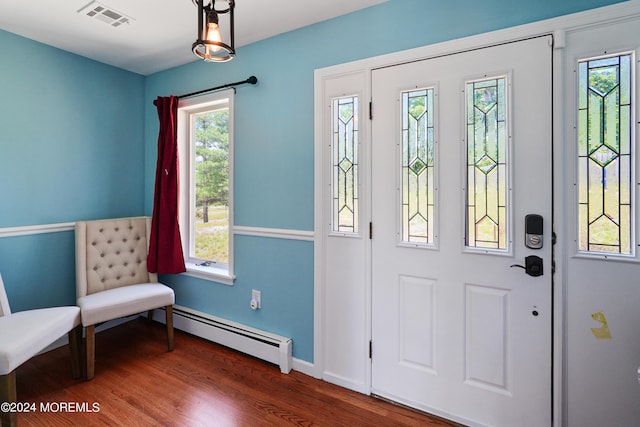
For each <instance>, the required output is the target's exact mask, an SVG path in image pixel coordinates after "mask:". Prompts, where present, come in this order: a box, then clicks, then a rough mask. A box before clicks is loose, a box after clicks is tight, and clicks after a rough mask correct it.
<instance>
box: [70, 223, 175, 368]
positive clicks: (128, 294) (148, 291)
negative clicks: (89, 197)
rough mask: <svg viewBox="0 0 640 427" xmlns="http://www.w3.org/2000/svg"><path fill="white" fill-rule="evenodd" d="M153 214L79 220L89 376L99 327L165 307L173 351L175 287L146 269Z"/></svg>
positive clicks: (79, 283) (79, 279)
mask: <svg viewBox="0 0 640 427" xmlns="http://www.w3.org/2000/svg"><path fill="white" fill-rule="evenodd" d="M150 229H151V218H148V217H136V218H120V219H108V220H99V221H79V222H76V296H77V298H78V306H79V307H80V312H81V315H82V325H83V326H84V327H85V335H86V339H85V346H86V358H87V379H88V380H90V379H91V378H93V375H94V371H95V325H96V324H99V323H102V322H106V321H108V320H113V319H117V318H120V317H125V316H130V315H132V314H137V313H142V312H145V311H151V310H153V309H156V308H160V307H164V308H165V313H166V324H167V347H168V350H169V351H171V350H173V317H172V313H173V310H172V307H173V303H174V301H175V296H174V293H173V289H171V288H169V287H168V286H165V285H163V284H161V283H158V276H157V274H155V273H149V272H148V271H147V251H148V248H149V235H150Z"/></svg>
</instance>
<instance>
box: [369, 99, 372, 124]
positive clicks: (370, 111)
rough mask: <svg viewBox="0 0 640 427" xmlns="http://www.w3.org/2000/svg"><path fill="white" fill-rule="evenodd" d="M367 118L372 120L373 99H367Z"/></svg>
mask: <svg viewBox="0 0 640 427" xmlns="http://www.w3.org/2000/svg"><path fill="white" fill-rule="evenodd" d="M369 120H373V101H369Z"/></svg>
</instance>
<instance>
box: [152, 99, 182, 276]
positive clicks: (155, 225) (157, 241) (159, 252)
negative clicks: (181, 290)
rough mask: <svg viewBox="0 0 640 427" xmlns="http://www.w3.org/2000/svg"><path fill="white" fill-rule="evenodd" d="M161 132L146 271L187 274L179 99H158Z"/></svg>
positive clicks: (159, 135)
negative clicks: (180, 191)
mask: <svg viewBox="0 0 640 427" xmlns="http://www.w3.org/2000/svg"><path fill="white" fill-rule="evenodd" d="M156 106H157V108H158V118H159V119H160V132H159V133H158V161H157V163H156V186H155V192H154V198H153V217H152V219H151V236H150V243H149V255H148V257H147V268H148V270H149V271H150V272H152V273H161V274H177V273H182V272H184V271H186V268H185V265H184V255H183V253H182V242H181V240H180V228H179V226H178V182H179V180H178V144H177V140H178V130H177V129H178V98H177V97H175V96H169V97H158V99H157V100H156Z"/></svg>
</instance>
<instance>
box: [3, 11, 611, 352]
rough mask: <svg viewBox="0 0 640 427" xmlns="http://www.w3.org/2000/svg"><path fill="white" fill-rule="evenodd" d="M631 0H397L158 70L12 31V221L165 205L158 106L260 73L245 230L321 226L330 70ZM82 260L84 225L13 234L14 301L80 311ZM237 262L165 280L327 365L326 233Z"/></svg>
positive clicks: (248, 102)
mask: <svg viewBox="0 0 640 427" xmlns="http://www.w3.org/2000/svg"><path fill="white" fill-rule="evenodd" d="M617 2H618V1H617V0H563V1H562V2H559V1H556V0H536V1H535V2H531V1H516V0H512V1H506V0H485V1H482V2H473V3H472V2H469V1H468V0H449V1H447V2H435V1H425V0H391V1H390V2H387V3H384V4H381V5H378V6H375V7H372V8H369V9H365V10H362V11H359V12H355V13H353V14H349V15H346V16H343V17H339V18H337V19H333V20H330V21H326V22H322V23H318V24H315V25H312V26H309V27H306V28H303V29H300V30H297V31H293V32H290V33H287V34H283V35H280V36H276V37H273V38H270V39H267V40H264V41H261V42H258V43H254V44H251V45H248V46H244V47H241V48H239V49H238V56H237V58H235V59H234V60H233V61H231V62H229V63H225V64H205V63H202V62H193V63H189V64H187V65H184V66H181V67H176V68H173V69H171V70H167V71H164V72H160V73H157V74H154V75H151V76H146V77H144V76H140V75H137V74H133V73H130V72H127V71H123V70H119V69H116V68H113V67H110V66H107V65H104V64H100V63H97V62H94V61H91V60H88V59H85V58H81V57H79V56H76V55H73V54H70V53H67V52H63V51H61V50H58V49H55V48H51V47H48V46H45V45H42V44H39V43H36V42H33V41H30V40H27V39H24V38H21V37H18V36H15V35H13V34H10V33H6V32H2V31H0V96H1V97H2V102H0V200H1V202H0V203H1V204H0V228H3V227H15V226H23V225H35V224H48V223H59V222H67V221H69V222H71V221H75V220H79V219H91V218H107V217H118V216H128V215H140V214H151V211H152V204H153V185H154V183H153V179H154V168H155V159H156V139H157V132H158V124H157V116H156V111H155V108H154V107H153V105H152V101H153V99H155V98H156V97H157V96H159V95H162V96H165V95H169V94H182V93H188V92H193V91H197V90H201V89H204V88H207V87H212V86H217V85H220V84H224V83H227V82H232V81H238V80H243V79H245V78H247V77H249V76H250V75H256V76H257V77H258V79H259V83H258V85H256V86H248V85H247V86H241V87H238V89H237V95H236V100H235V106H236V153H235V154H236V159H235V194H234V197H235V203H236V204H235V218H234V220H235V223H236V224H237V225H242V226H251V227H268V228H280V229H292V230H304V231H310V230H313V209H314V207H313V199H314V197H313V166H314V165H313V72H314V69H316V68H320V67H325V66H329V65H334V64H339V63H342V62H347V61H353V60H357V59H362V58H366V57H370V56H375V55H380V54H385V53H389V52H394V51H398V50H404V49H409V48H413V47H418V46H423V45H428V44H432V43H437V42H441V41H445V40H450V39H455V38H459V37H464V36H468V35H473V34H479V33H483V32H487V31H492V30H496V29H501V28H506V27H510V26H514V25H519V24H524V23H528V22H533V21H537V20H540V19H545V18H550V17H553V16H559V15H563V14H567V13H572V12H577V11H580V10H587V9H590V8H594V7H598V6H603V5H608V4H613V3H617ZM73 257H74V255H73V232H61V233H52V234H41V235H35V236H22V237H8V238H1V239H0V272H1V273H2V275H3V277H4V278H5V284H6V286H7V291H8V294H9V299H10V301H11V303H12V307H13V309H14V310H21V309H26V308H33V307H40V306H47V305H59V304H72V303H73V301H74V292H75V290H74V270H73V269H74V260H73ZM235 257H236V258H235V260H236V274H237V280H236V283H235V284H234V286H226V285H222V284H217V283H211V282H207V281H203V280H199V279H194V278H190V277H186V276H163V280H165V281H166V282H167V283H168V284H170V285H171V286H173V287H174V288H175V290H176V296H177V303H178V304H181V305H184V306H188V307H193V308H195V309H198V310H201V311H204V312H208V313H211V314H213V315H216V316H220V317H225V318H228V319H231V320H234V321H237V322H241V323H245V324H248V325H251V326H255V327H258V328H261V329H266V330H270V331H273V332H276V333H279V334H282V335H286V336H290V337H292V338H293V340H294V357H296V358H299V359H301V360H305V361H309V362H313V244H312V242H307V241H296V240H286V239H274V238H264V237H251V236H236V239H235ZM252 288H253V289H260V290H261V291H262V293H263V296H262V298H263V309H261V310H259V311H257V312H254V311H251V310H250V309H249V308H248V303H249V299H250V295H251V289H252Z"/></svg>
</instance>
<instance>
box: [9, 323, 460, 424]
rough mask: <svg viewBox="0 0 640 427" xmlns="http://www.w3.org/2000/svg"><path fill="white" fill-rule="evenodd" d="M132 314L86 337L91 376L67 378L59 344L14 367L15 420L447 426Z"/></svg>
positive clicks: (64, 355)
mask: <svg viewBox="0 0 640 427" xmlns="http://www.w3.org/2000/svg"><path fill="white" fill-rule="evenodd" d="M166 348H167V347H166V336H165V330H164V325H161V324H158V323H155V322H150V321H147V320H146V319H143V318H138V319H135V320H133V321H131V322H128V323H126V324H123V325H119V326H116V327H114V328H112V329H109V330H107V331H104V332H101V333H99V334H97V335H96V366H95V378H94V379H93V380H91V381H83V380H74V379H72V378H71V371H70V367H69V363H70V361H69V351H68V347H67V346H65V347H62V348H58V349H56V350H53V351H50V352H48V353H45V354H42V355H40V356H38V357H36V358H34V359H32V360H30V361H28V362H27V363H25V364H24V365H23V366H21V367H20V368H18V371H17V387H18V400H19V401H20V402H23V403H28V404H30V405H31V408H30V409H35V411H34V412H23V413H19V414H18V425H20V426H44V425H46V426H58V425H61V426H72V425H74V426H75V425H83V426H89V425H93V426H107V425H108V426H152V425H154V426H155V425H165V426H190V427H191V426H215V427H218V426H287V425H293V426H451V425H453V424H449V423H447V422H445V421H443V420H440V419H436V418H431V417H429V416H427V415H424V414H421V413H418V412H415V411H412V410H410V409H407V408H403V407H400V406H397V405H393V404H391V403H388V402H384V401H381V400H378V399H375V398H373V397H370V396H365V395H362V394H360V393H356V392H353V391H350V390H346V389H344V388H341V387H338V386H335V385H332V384H329V383H326V382H324V381H320V380H317V379H315V378H312V377H309V376H307V375H304V374H301V373H299V372H294V371H292V372H291V373H290V374H289V375H285V374H281V373H280V371H279V369H278V367H277V366H276V365H272V364H270V363H267V362H264V361H261V360H258V359H255V358H253V357H250V356H246V355H243V354H241V353H239V352H236V351H233V350H230V349H228V348H225V347H222V346H219V345H217V344H213V343H210V342H208V341H205V340H202V339H200V338H197V337H194V336H192V335H189V334H186V333H184V332H181V331H178V330H176V334H175V350H174V351H172V352H167V351H166Z"/></svg>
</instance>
